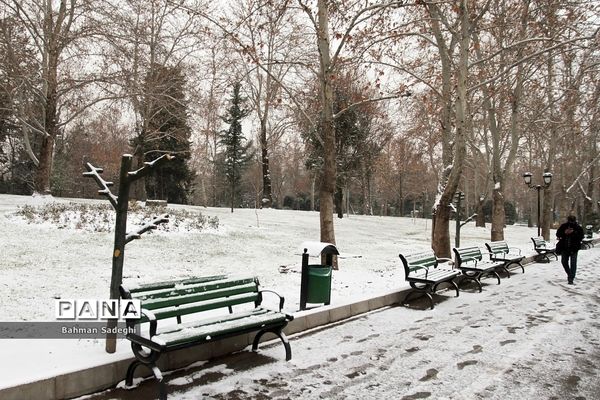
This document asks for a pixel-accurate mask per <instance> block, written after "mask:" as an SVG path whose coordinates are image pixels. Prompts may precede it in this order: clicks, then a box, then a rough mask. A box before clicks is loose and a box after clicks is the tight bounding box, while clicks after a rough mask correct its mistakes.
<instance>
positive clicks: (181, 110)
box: [142, 65, 194, 204]
mask: <svg viewBox="0 0 600 400" xmlns="http://www.w3.org/2000/svg"><path fill="white" fill-rule="evenodd" d="M184 87H185V78H184V76H183V73H182V71H181V69H180V68H178V67H168V66H162V65H154V67H153V68H152V72H151V73H149V74H148V76H147V77H146V88H147V89H146V91H147V92H146V99H145V101H146V108H147V110H148V113H147V115H148V118H149V119H148V121H147V124H145V125H146V127H147V128H146V131H145V132H142V136H143V141H142V142H143V150H144V161H152V160H154V159H155V158H156V157H158V156H160V155H161V154H164V153H170V154H173V155H175V159H174V160H172V161H171V162H169V163H165V164H163V165H161V166H160V167H158V168H156V169H155V170H154V171H153V173H152V174H150V175H148V176H147V177H146V181H145V186H146V193H147V194H148V196H149V197H150V198H154V199H163V200H167V201H168V202H170V203H179V204H186V203H187V202H188V197H189V194H190V192H191V186H192V181H193V179H194V173H193V172H192V171H190V168H189V166H188V160H189V159H190V155H191V154H190V147H191V142H190V135H191V129H190V127H189V125H188V112H187V102H186V98H185V93H184Z"/></svg>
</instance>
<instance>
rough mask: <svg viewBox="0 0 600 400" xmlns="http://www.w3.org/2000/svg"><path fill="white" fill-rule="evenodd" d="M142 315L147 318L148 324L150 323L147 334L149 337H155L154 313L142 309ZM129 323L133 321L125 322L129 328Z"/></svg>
mask: <svg viewBox="0 0 600 400" xmlns="http://www.w3.org/2000/svg"><path fill="white" fill-rule="evenodd" d="M142 315H143V316H144V317H146V318H148V322H150V332H149V336H150V337H152V336H154V335H156V316H155V315H154V313H153V312H152V311H150V310H146V309H145V308H142ZM129 321H135V320H134V319H133V320H131V319H130V320H127V326H129Z"/></svg>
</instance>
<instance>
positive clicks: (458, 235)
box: [454, 191, 477, 248]
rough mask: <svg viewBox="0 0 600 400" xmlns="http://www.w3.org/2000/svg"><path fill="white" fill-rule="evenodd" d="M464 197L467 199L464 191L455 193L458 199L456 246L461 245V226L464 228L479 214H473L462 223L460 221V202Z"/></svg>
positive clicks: (456, 199) (455, 198)
mask: <svg viewBox="0 0 600 400" xmlns="http://www.w3.org/2000/svg"><path fill="white" fill-rule="evenodd" d="M464 199H465V194H464V193H463V192H460V191H458V192H456V193H454V201H456V235H454V247H456V248H459V247H460V228H462V227H463V225H466V224H468V223H469V222H471V221H472V220H473V218H475V217H476V216H477V214H473V215H471V216H470V217H469V218H467V219H466V220H465V222H463V223H462V224H461V223H460V208H461V205H460V203H461V202H462V201H463V200H464Z"/></svg>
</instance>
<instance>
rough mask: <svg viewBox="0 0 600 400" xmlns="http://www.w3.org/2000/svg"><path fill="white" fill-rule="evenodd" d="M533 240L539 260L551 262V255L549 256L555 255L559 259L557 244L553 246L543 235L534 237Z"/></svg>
mask: <svg viewBox="0 0 600 400" xmlns="http://www.w3.org/2000/svg"><path fill="white" fill-rule="evenodd" d="M531 241H532V242H533V249H534V250H535V251H536V253H538V257H537V260H536V261H537V262H550V257H548V256H554V258H555V259H557V260H558V257H557V256H556V246H552V245H551V244H550V243H549V242H547V241H545V240H544V238H543V237H541V236H539V237H532V238H531Z"/></svg>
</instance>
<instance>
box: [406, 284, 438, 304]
mask: <svg viewBox="0 0 600 400" xmlns="http://www.w3.org/2000/svg"><path fill="white" fill-rule="evenodd" d="M409 284H410V286H411V287H412V288H413V290H411V291H410V292H408V294H407V295H406V296H405V297H404V300H402V304H405V303H406V302H407V301H408V298H409V297H410V296H412V295H413V294H414V293H423V294H425V296H427V297H428V298H429V303H430V304H431V307H430V308H431V309H432V310H433V296H431V294H430V293H433V292H434V291H435V290H433V289H432V288H431V286H430V285H429V284H417V283H415V282H409ZM421 285H424V286H421Z"/></svg>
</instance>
